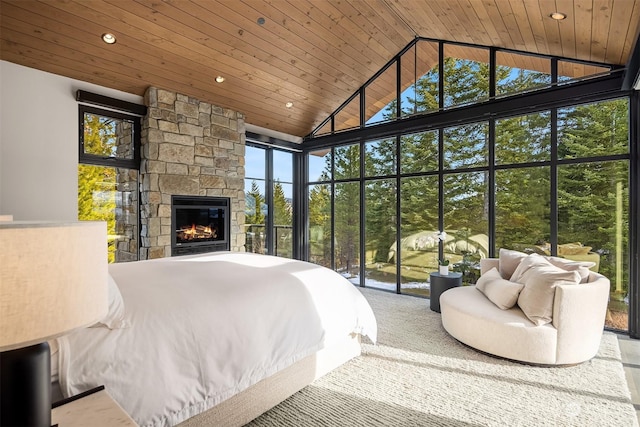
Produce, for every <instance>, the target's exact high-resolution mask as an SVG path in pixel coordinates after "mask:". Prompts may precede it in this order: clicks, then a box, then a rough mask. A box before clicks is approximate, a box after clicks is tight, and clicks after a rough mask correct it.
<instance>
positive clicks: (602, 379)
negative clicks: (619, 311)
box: [249, 289, 638, 427]
mask: <svg viewBox="0 0 640 427" xmlns="http://www.w3.org/2000/svg"><path fill="white" fill-rule="evenodd" d="M362 293H363V294H364V295H365V297H366V298H367V299H368V300H369V302H370V304H371V306H372V307H373V310H374V312H375V313H376V318H377V320H378V328H379V332H378V337H379V338H378V344H377V345H373V344H370V343H364V344H363V354H362V356H361V357H358V358H356V359H354V360H351V361H350V362H348V363H346V364H345V365H343V366H341V367H340V368H338V369H336V370H335V371H333V372H331V373H329V374H328V375H326V376H324V377H322V378H320V379H319V380H316V381H315V382H314V383H313V384H311V385H310V386H308V387H306V388H304V389H303V390H301V391H300V392H298V393H296V394H294V395H293V396H292V397H290V398H289V399H287V400H286V401H284V402H283V403H281V404H280V405H278V406H276V407H275V408H273V409H272V410H270V411H269V412H266V413H265V414H263V415H262V416H260V417H259V418H257V419H256V420H254V421H253V422H252V423H250V424H249V425H251V426H336V427H337V426H340V427H344V426H536V427H537V426H580V427H583V426H598V427H602V426H615V427H621V426H625V427H626V426H638V421H637V417H636V414H635V410H634V408H633V406H632V404H631V398H630V393H629V389H628V387H627V383H626V381H625V377H624V371H623V368H622V362H621V360H620V348H619V346H618V339H617V337H616V336H615V334H612V333H607V332H605V334H604V335H603V338H602V343H601V345H600V351H599V352H598V355H597V356H596V357H595V358H594V359H592V360H590V361H588V362H586V363H583V364H580V365H578V366H572V367H559V368H545V367H535V366H529V365H523V364H519V363H514V362H510V361H507V360H502V359H498V358H494V357H491V356H488V355H485V354H481V353H478V352H476V351H474V350H472V349H470V348H468V347H466V346H464V345H462V344H460V343H459V342H458V341H456V340H455V339H453V338H451V337H450V336H449V335H448V334H447V333H446V332H445V331H444V329H443V328H442V324H441V322H440V315H439V314H438V313H434V312H432V311H431V310H430V309H429V301H428V300H425V299H420V298H415V297H410V296H402V295H395V294H390V293H386V292H382V291H376V290H369V289H363V292H362Z"/></svg>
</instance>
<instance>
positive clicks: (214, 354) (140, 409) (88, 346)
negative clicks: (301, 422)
mask: <svg viewBox="0 0 640 427" xmlns="http://www.w3.org/2000/svg"><path fill="white" fill-rule="evenodd" d="M109 271H110V274H111V275H112V276H113V278H114V279H115V281H116V283H117V285H118V287H119V288H120V291H121V293H122V297H123V299H124V304H125V313H126V314H125V320H126V323H128V324H129V325H130V326H129V327H128V328H123V329H113V330H111V329H108V328H106V327H97V328H87V329H82V330H80V331H76V332H74V333H72V334H70V335H68V336H65V337H62V338H59V345H60V373H59V375H60V384H61V387H62V391H63V393H64V394H65V396H70V395H74V394H77V393H79V392H82V391H84V390H86V389H89V388H92V387H95V386H97V385H101V384H104V385H105V386H106V388H107V390H108V391H109V393H110V394H111V395H112V396H113V398H114V399H115V400H116V401H118V402H119V403H120V405H121V406H122V407H123V408H124V409H125V410H126V411H127V412H128V413H129V414H130V415H131V416H132V417H133V418H134V419H135V420H136V422H138V424H140V425H141V426H166V425H174V424H177V423H179V422H181V421H183V420H185V419H187V418H189V417H191V416H193V415H196V414H198V413H200V412H202V411H204V410H207V409H209V408H211V407H213V406H215V405H216V404H218V403H220V402H221V401H223V400H225V399H227V398H229V397H231V396H232V395H234V394H236V393H238V392H240V391H242V390H244V389H246V388H247V387H249V386H251V385H253V384H255V383H256V382H258V381H260V380H261V379H263V378H266V377H268V376H269V375H271V374H273V373H275V372H277V371H278V370H281V369H283V368H285V367H287V366H289V365H291V364H293V363H294V362H296V361H298V360H300V359H302V358H304V357H305V356H308V355H310V354H312V353H314V352H316V351H317V350H319V349H321V348H323V347H324V346H325V345H330V344H331V343H333V342H338V341H341V340H343V339H344V337H345V336H347V335H348V334H349V333H361V334H362V335H366V336H368V337H369V338H370V339H371V340H372V341H374V342H375V340H376V321H375V317H374V315H373V311H372V310H371V307H370V306H369V304H368V303H367V301H366V300H365V298H364V297H363V296H362V294H361V293H360V292H359V291H358V289H357V288H356V287H354V286H353V285H352V284H351V283H349V282H348V281H347V280H346V279H344V278H343V277H342V276H340V275H339V274H338V273H336V272H334V271H331V270H329V269H326V268H323V267H319V266H317V265H314V264H310V263H306V262H301V261H294V260H288V259H284V258H278V257H272V256H266V255H256V254H250V253H231V252H217V253H212V254H204V255H196V256H183V257H174V258H163V259H159V260H152V261H138V262H132V263H122V264H112V265H110V266H109Z"/></svg>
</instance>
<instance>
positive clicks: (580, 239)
mask: <svg viewBox="0 0 640 427" xmlns="http://www.w3.org/2000/svg"><path fill="white" fill-rule="evenodd" d="M438 52H439V55H440V56H439V59H438ZM489 52H490V49H484V48H473V47H470V46H449V45H448V44H444V46H443V45H441V46H440V49H438V45H437V43H433V42H430V41H420V42H418V43H416V44H415V45H414V46H412V47H411V48H410V49H407V50H406V51H405V52H404V53H403V54H402V55H400V56H399V58H398V61H400V62H399V64H398V67H397V70H400V73H387V72H383V73H379V75H378V77H377V78H376V79H374V80H373V81H371V82H369V83H368V84H367V85H365V86H364V87H363V88H361V89H360V91H359V96H360V97H361V98H362V97H363V96H364V97H365V100H368V99H370V98H372V96H373V95H372V94H374V93H384V90H383V88H384V87H386V86H385V84H384V83H385V82H386V81H387V80H390V79H391V78H390V76H395V75H396V74H399V76H398V77H397V86H398V89H399V92H398V93H400V94H401V95H400V96H397V97H394V96H387V97H386V98H384V100H383V102H380V103H378V104H377V105H381V104H382V105H384V107H383V108H382V109H380V107H377V108H378V109H377V110H376V109H375V108H373V107H372V108H369V107H370V106H369V104H368V103H365V105H362V108H361V110H360V113H359V114H360V115H364V121H361V123H363V124H361V128H360V132H358V131H350V132H344V133H336V134H335V135H329V137H330V138H327V139H328V140H331V141H332V142H331V143H330V144H327V145H326V146H322V145H321V144H317V145H316V146H317V147H318V148H311V149H310V150H309V151H308V152H307V153H306V155H307V161H308V165H309V168H308V170H309V175H308V177H307V179H308V180H307V185H308V186H307V191H308V193H307V194H308V213H309V228H308V229H307V238H308V241H309V249H308V259H309V260H310V261H311V262H316V263H319V264H322V265H326V266H330V267H333V268H335V269H336V270H337V271H339V272H340V273H341V274H343V275H344V276H345V277H348V278H349V279H350V280H351V281H352V282H353V283H356V284H358V285H361V286H367V287H376V288H381V289H388V290H393V291H398V292H401V293H408V294H416V295H421V296H427V297H428V296H429V283H428V282H429V273H431V272H434V271H437V268H438V265H437V264H438V259H439V258H446V259H448V260H449V261H450V262H451V268H452V269H453V270H454V271H460V272H462V273H463V280H464V282H465V283H466V284H473V283H475V281H476V279H477V278H478V276H479V261H480V259H482V258H485V257H489V256H496V255H497V253H498V251H499V249H500V248H509V249H516V250H521V251H524V252H529V253H532V252H537V253H540V254H545V255H557V256H562V257H565V258H568V259H573V260H582V261H590V262H592V263H593V267H592V270H593V271H596V272H599V273H602V274H604V275H605V276H606V277H608V278H609V279H610V280H611V297H610V303H609V311H608V314H607V320H606V325H607V326H608V327H610V328H613V329H618V330H626V329H627V327H628V322H629V295H630V283H631V278H630V276H629V271H630V270H629V264H630V252H629V246H630V239H629V229H630V224H629V209H630V188H631V187H630V182H629V180H630V171H631V166H630V162H631V154H630V153H631V151H630V144H631V141H630V126H629V123H630V117H629V115H630V106H629V97H628V96H619V95H618V96H617V97H616V96H615V94H611V95H610V96H609V97H607V96H605V95H596V96H592V98H594V99H593V100H590V101H577V100H573V101H571V100H569V99H562V98H561V97H559V96H554V95H550V96H549V100H548V101H545V100H544V99H543V98H540V97H538V98H536V99H537V101H536V102H537V103H538V104H539V106H538V107H535V108H532V107H533V106H531V105H527V101H526V100H525V99H526V98H527V97H528V96H530V95H531V93H535V91H536V90H539V89H540V88H549V86H550V85H554V84H556V82H557V83H558V84H559V85H560V87H559V88H558V91H556V92H555V93H559V91H561V90H562V89H563V87H562V86H563V85H564V86H566V85H573V84H574V83H576V82H578V83H580V84H582V82H581V81H580V80H581V79H584V78H585V77H588V76H590V75H593V74H594V73H602V72H606V71H607V70H608V68H607V67H606V66H597V65H589V64H587V65H583V66H581V65H580V64H576V63H569V62H567V61H562V60H559V59H550V58H544V57H537V56H529V55H525V54H520V53H515V52H504V51H497V52H493V53H492V55H489ZM419 53H423V54H426V55H431V59H430V60H424V58H422V59H421V58H418V55H419ZM434 56H435V59H434ZM523 58H524V59H523ZM439 64H440V65H439ZM571 65H573V67H572V66H571ZM411 69H412V70H413V72H414V73H415V75H414V77H415V78H411ZM576 70H577V71H576ZM580 70H582V72H580ZM492 72H493V73H495V74H494V75H493V77H491V73H492ZM576 72H577V73H578V74H575V73H576ZM419 73H423V74H421V75H420V74H419ZM440 74H442V75H443V76H444V77H443V78H440V80H439V78H438V76H439V75H440ZM574 74H575V75H574ZM391 80H392V79H391ZM438 86H439V87H438ZM492 86H493V88H492ZM368 88H371V89H372V91H371V92H367V90H368ZM550 93H551V92H550ZM585 93H586V92H585ZM509 97H513V98H514V101H513V102H510V103H508V105H509V106H510V107H511V108H505V107H501V108H502V110H500V111H491V110H490V108H489V107H487V106H486V105H487V104H494V105H497V104H498V103H499V101H500V100H501V99H508V98H509ZM515 98H521V99H523V100H522V101H521V103H522V104H521V103H519V102H518V101H517V100H515ZM356 100H357V98H353V100H352V102H350V103H348V104H345V106H344V107H343V108H342V110H341V111H340V114H339V115H335V116H332V120H333V127H334V128H335V130H336V131H337V130H342V129H345V127H339V126H338V122H339V123H346V119H345V117H346V116H347V115H346V111H347V109H346V107H347V105H351V106H352V105H353V103H354V102H355V101H356ZM398 100H400V102H401V103H402V106H398V102H399V101H398ZM545 102H549V103H550V104H553V105H550V106H547V107H545V106H544V104H545ZM436 105H439V107H438V106H436ZM505 105H507V104H505ZM461 106H464V107H461ZM350 108H351V107H350ZM455 108H459V109H461V110H462V108H464V114H463V113H460V114H456V113H450V114H447V110H448V109H454V110H455ZM352 110H353V109H352ZM352 110H349V111H352ZM420 112H424V114H423V117H424V120H422V121H421V123H423V127H424V130H423V131H415V129H416V128H417V126H416V125H414V124H413V123H412V128H413V129H414V130H412V131H411V132H404V131H403V130H402V128H401V127H400V126H396V127H393V126H392V125H393V123H392V122H393V119H394V118H395V117H398V116H402V117H407V118H408V119H411V118H415V117H416V114H419V113H420ZM489 112H490V113H489ZM356 114H358V113H356ZM474 115H475V116H474ZM440 117H452V119H451V120H450V121H447V120H445V119H440ZM474 117H475V119H474ZM429 118H433V119H434V120H433V121H431V120H429ZM356 119H357V117H356ZM350 120H351V121H350V122H349V123H356V122H357V120H355V119H353V118H352V119H350ZM377 123H382V124H379V125H378V126H379V127H380V128H381V129H382V128H384V126H385V125H386V124H389V126H388V128H389V129H392V128H393V129H397V130H394V133H395V136H393V135H391V136H389V133H391V132H388V133H385V132H384V131H380V132H376V131H367V130H366V128H367V127H369V126H371V125H374V124H377ZM433 123H436V124H433ZM329 127H331V126H329ZM349 127H352V126H349ZM318 131H321V133H320V134H318V135H319V136H320V139H322V132H330V129H329V130H328V129H327V126H326V124H325V125H324V126H323V127H322V128H319V129H318ZM356 134H357V135H358V136H357V137H353V135H356ZM377 134H381V135H384V136H383V137H380V136H375V135H377ZM369 135H374V137H370V136H369ZM340 137H343V138H344V139H346V140H348V141H349V143H345V144H341V143H340ZM310 141H311V142H313V138H312V139H310ZM354 141H359V142H354ZM396 144H397V145H396ZM312 147H314V146H313V145H312ZM442 231H444V232H446V238H445V239H444V241H442V242H440V240H439V233H440V232H442Z"/></svg>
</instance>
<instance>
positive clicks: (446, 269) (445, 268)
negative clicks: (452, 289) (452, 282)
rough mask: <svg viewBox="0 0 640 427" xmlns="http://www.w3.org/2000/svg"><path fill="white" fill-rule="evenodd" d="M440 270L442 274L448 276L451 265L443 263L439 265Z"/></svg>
mask: <svg viewBox="0 0 640 427" xmlns="http://www.w3.org/2000/svg"><path fill="white" fill-rule="evenodd" d="M438 272H439V273H440V274H442V275H443V276H446V275H447V274H449V266H448V265H441V266H439V267H438Z"/></svg>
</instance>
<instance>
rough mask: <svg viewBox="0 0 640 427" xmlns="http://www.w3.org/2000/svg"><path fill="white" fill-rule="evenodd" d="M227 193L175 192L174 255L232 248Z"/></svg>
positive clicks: (173, 214)
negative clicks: (213, 194) (212, 195)
mask: <svg viewBox="0 0 640 427" xmlns="http://www.w3.org/2000/svg"><path fill="white" fill-rule="evenodd" d="M229 205H230V202H229V198H227V197H202V196H171V227H172V230H173V234H172V236H171V255H172V256H175V255H187V254H197V253H204V252H214V251H228V250H229V247H230V244H229V216H230V207H229Z"/></svg>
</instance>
